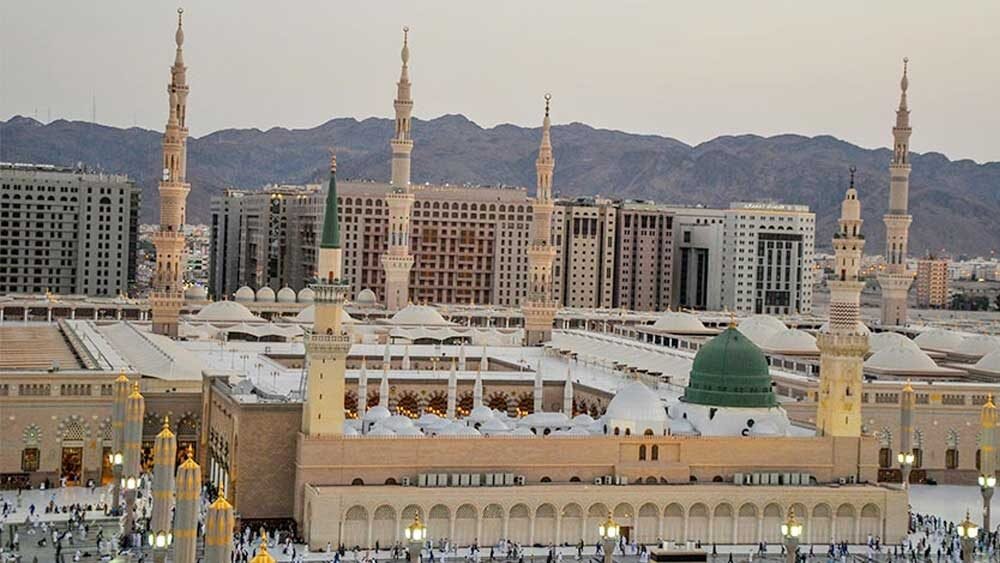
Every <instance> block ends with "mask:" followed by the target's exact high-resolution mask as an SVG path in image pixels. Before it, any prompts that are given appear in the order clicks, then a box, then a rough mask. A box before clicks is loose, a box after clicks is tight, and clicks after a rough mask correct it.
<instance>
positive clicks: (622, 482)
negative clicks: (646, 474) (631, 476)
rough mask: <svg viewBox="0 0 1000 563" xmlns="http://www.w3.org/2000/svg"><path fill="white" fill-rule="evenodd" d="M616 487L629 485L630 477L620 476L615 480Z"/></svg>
mask: <svg viewBox="0 0 1000 563" xmlns="http://www.w3.org/2000/svg"><path fill="white" fill-rule="evenodd" d="M615 484H616V485H628V477H626V476H624V475H619V476H617V477H616V478H615Z"/></svg>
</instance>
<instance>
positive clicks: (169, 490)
mask: <svg viewBox="0 0 1000 563" xmlns="http://www.w3.org/2000/svg"><path fill="white" fill-rule="evenodd" d="M176 460H177V438H176V436H174V433H173V432H171V431H170V422H169V420H168V419H167V418H166V417H164V419H163V430H161V431H160V433H159V434H157V436H156V442H155V444H154V446H153V520H152V522H151V524H150V527H149V537H148V540H149V545H150V546H151V547H152V548H153V561H154V563H164V562H165V561H166V560H167V548H168V547H170V544H171V543H172V542H173V534H172V533H171V532H172V529H171V523H172V522H171V520H172V516H173V513H172V510H173V507H174V484H175V481H174V464H175V463H176ZM154 530H155V532H156V533H155V534H154V533H153V532H154Z"/></svg>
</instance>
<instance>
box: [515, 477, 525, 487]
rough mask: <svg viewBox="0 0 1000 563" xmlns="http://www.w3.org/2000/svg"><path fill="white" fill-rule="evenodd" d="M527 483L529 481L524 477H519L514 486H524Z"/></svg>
mask: <svg viewBox="0 0 1000 563" xmlns="http://www.w3.org/2000/svg"><path fill="white" fill-rule="evenodd" d="M525 481H527V479H526V478H525V477H524V475H518V476H517V477H515V478H514V484H515V485H518V486H524V483H525Z"/></svg>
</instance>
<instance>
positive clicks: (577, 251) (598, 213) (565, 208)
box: [552, 197, 618, 308]
mask: <svg viewBox="0 0 1000 563" xmlns="http://www.w3.org/2000/svg"><path fill="white" fill-rule="evenodd" d="M617 218H618V216H617V211H616V203H615V202H614V201H612V200H610V199H604V198H601V197H593V198H590V197H584V198H577V199H574V200H569V201H559V202H556V206H555V209H554V213H553V225H552V241H553V243H554V244H555V246H556V259H555V267H554V268H553V273H554V276H553V279H554V283H553V288H554V294H555V296H556V301H557V302H558V303H559V304H561V305H562V306H564V307H608V308H610V307H612V306H614V305H613V303H614V287H615V284H614V275H615V233H616V232H617V226H616V225H617Z"/></svg>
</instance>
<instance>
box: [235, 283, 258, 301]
mask: <svg viewBox="0 0 1000 563" xmlns="http://www.w3.org/2000/svg"><path fill="white" fill-rule="evenodd" d="M235 298H236V300H237V301H239V302H240V303H249V302H252V301H253V299H254V293H253V290H252V289H250V288H249V287H247V286H245V285H244V286H243V287H241V288H239V289H237V290H236V295H235Z"/></svg>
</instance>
